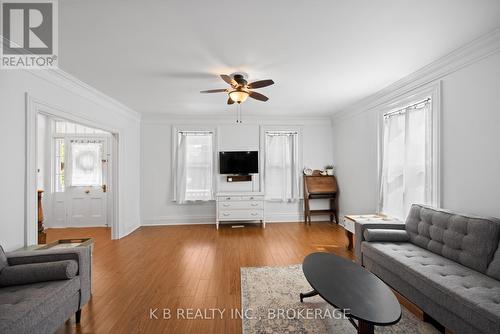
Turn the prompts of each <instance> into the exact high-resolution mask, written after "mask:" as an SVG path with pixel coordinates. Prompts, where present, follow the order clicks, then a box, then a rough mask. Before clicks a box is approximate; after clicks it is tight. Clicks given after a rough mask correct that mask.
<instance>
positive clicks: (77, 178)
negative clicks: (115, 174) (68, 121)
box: [66, 140, 103, 187]
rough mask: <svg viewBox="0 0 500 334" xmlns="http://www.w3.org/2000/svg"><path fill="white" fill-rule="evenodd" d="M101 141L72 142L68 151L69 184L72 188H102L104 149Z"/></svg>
mask: <svg viewBox="0 0 500 334" xmlns="http://www.w3.org/2000/svg"><path fill="white" fill-rule="evenodd" d="M102 146H103V143H102V142H100V141H85V140H81V141H75V140H72V141H71V142H70V145H69V150H68V162H69V166H68V167H69V173H68V174H67V175H68V179H67V181H66V182H67V184H68V185H69V186H71V187H98V186H102V149H103V147H102Z"/></svg>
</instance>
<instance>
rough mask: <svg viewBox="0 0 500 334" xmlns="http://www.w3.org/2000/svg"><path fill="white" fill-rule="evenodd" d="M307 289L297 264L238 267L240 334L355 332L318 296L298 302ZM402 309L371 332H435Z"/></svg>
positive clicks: (425, 333)
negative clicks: (388, 322)
mask: <svg viewBox="0 0 500 334" xmlns="http://www.w3.org/2000/svg"><path fill="white" fill-rule="evenodd" d="M332 284H335V279H332ZM310 290H311V286H310V285H309V283H307V281H306V278H305V277H304V274H303V273H302V266H301V265H293V266H288V267H257V268H241V304H242V315H243V316H242V324H243V333H244V334H257V333H280V334H281V333H353V334H355V333H356V330H355V328H354V327H353V326H352V324H351V323H350V322H349V320H347V319H346V318H345V317H344V316H343V314H342V313H341V312H340V311H338V310H334V309H333V307H331V306H330V305H329V304H327V303H326V302H325V301H324V300H323V299H322V298H321V297H319V296H315V297H311V298H307V299H305V300H304V303H300V300H299V293H300V292H307V291H310ZM402 309H403V315H402V317H401V320H400V321H399V322H398V323H397V324H395V325H392V326H385V327H379V326H376V327H375V333H405V334H411V333H414V334H417V333H418V334H431V333H432V334H434V333H439V332H438V330H437V329H435V328H434V327H433V326H432V325H430V324H427V323H424V322H422V321H420V320H419V319H417V318H416V317H415V316H414V315H413V314H411V313H410V312H409V311H408V310H406V309H405V308H404V307H402Z"/></svg>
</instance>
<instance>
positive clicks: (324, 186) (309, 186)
mask: <svg viewBox="0 0 500 334" xmlns="http://www.w3.org/2000/svg"><path fill="white" fill-rule="evenodd" d="M337 194H338V188H337V179H336V178H335V176H333V175H332V176H330V175H328V176H323V175H313V176H306V175H305V176H304V222H305V223H309V224H311V216H314V215H318V216H319V215H323V216H326V215H329V216H330V221H331V222H333V218H334V217H335V223H337V224H338V223H339V217H338V209H337ZM320 198H321V199H330V208H329V209H323V210H311V208H310V205H309V200H311V199H320Z"/></svg>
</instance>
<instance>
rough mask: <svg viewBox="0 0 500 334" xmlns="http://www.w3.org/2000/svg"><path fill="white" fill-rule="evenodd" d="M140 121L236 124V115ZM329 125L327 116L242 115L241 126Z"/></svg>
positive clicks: (162, 116)
mask: <svg viewBox="0 0 500 334" xmlns="http://www.w3.org/2000/svg"><path fill="white" fill-rule="evenodd" d="M141 121H142V123H143V124H166V125H171V124H200V123H202V124H216V125H221V124H231V125H232V124H234V125H240V124H236V123H235V122H236V115H235V114H234V113H226V114H207V115H203V116H200V115H194V114H183V115H181V114H162V113H144V114H142V118H141ZM260 124H266V125H274V124H276V125H290V124H293V125H296V124H307V125H325V124H326V125H331V118H330V116H328V115H324V116H305V115H295V116H287V115H282V114H277V115H243V123H242V124H241V125H260Z"/></svg>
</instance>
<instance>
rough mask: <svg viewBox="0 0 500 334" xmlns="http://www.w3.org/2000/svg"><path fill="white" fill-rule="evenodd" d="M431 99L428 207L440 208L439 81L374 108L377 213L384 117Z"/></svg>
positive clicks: (380, 211)
mask: <svg viewBox="0 0 500 334" xmlns="http://www.w3.org/2000/svg"><path fill="white" fill-rule="evenodd" d="M426 98H430V99H431V122H432V125H431V126H432V131H431V149H432V152H431V157H432V162H433V163H432V171H431V178H432V191H431V197H432V198H431V201H430V205H432V206H435V207H441V201H442V198H441V195H442V194H441V110H442V108H441V81H437V82H432V83H430V84H426V85H423V86H421V87H420V88H417V89H414V90H412V91H409V92H406V93H403V94H401V95H399V96H397V97H395V98H392V99H390V100H389V101H387V102H385V103H382V104H380V105H379V106H377V107H376V109H375V112H376V115H377V119H378V129H377V189H378V192H377V211H378V212H379V213H382V205H383V203H382V198H381V194H382V184H381V179H382V159H383V145H384V115H385V114H386V113H387V112H388V111H389V110H396V109H400V108H404V107H406V106H408V105H410V104H412V103H414V102H417V101H419V100H424V99H426Z"/></svg>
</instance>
